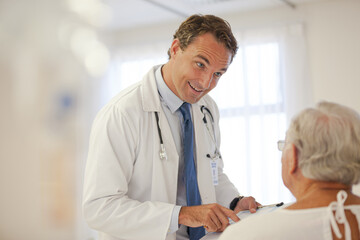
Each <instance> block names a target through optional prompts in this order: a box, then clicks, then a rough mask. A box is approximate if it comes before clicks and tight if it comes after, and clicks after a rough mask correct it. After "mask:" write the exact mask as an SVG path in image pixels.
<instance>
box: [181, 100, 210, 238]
mask: <svg viewBox="0 0 360 240" xmlns="http://www.w3.org/2000/svg"><path fill="white" fill-rule="evenodd" d="M180 112H181V114H182V115H183V117H184V122H183V124H184V137H183V141H184V142H183V144H184V160H185V174H184V175H185V186H186V201H187V205H188V206H195V205H201V197H200V192H199V188H198V183H197V177H196V168H195V163H194V134H193V124H192V120H191V114H190V104H189V103H186V102H184V103H183V105H181V107H180ZM188 233H189V237H190V240H198V239H200V238H202V237H203V236H204V235H205V229H204V228H203V227H197V228H192V227H188Z"/></svg>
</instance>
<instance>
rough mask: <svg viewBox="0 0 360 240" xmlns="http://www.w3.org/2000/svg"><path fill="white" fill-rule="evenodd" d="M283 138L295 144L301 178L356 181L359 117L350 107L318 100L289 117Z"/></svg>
mask: <svg viewBox="0 0 360 240" xmlns="http://www.w3.org/2000/svg"><path fill="white" fill-rule="evenodd" d="M286 141H287V142H291V143H293V144H294V145H295V147H296V149H297V154H298V155H297V156H298V164H299V168H300V169H301V171H302V174H303V175H304V176H305V177H307V178H310V179H316V180H320V181H331V182H339V183H343V184H346V185H353V184H357V183H359V182H360V116H359V114H358V113H357V112H355V111H354V110H352V109H350V108H348V107H345V106H342V105H339V104H336V103H330V102H320V103H319V104H317V106H316V108H308V109H305V110H303V111H302V112H300V113H299V114H298V115H297V116H296V117H295V118H293V120H292V122H291V124H290V127H289V129H288V131H287V134H286Z"/></svg>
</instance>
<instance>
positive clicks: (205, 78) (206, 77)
mask: <svg viewBox="0 0 360 240" xmlns="http://www.w3.org/2000/svg"><path fill="white" fill-rule="evenodd" d="M213 78H214V75H213V74H212V73H203V74H202V75H201V80H200V82H199V84H200V87H201V88H202V89H204V90H205V89H208V88H209V87H210V85H211V82H212V80H213Z"/></svg>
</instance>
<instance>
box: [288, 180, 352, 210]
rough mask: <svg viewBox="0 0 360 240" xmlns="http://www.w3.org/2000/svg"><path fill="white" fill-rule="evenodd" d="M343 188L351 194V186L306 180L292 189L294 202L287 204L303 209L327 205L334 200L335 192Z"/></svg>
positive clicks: (291, 207)
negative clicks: (294, 189)
mask: <svg viewBox="0 0 360 240" xmlns="http://www.w3.org/2000/svg"><path fill="white" fill-rule="evenodd" d="M340 190H344V191H346V192H347V193H348V195H351V194H352V193H351V186H348V185H345V184H341V183H334V182H321V181H314V180H310V181H306V182H304V183H303V184H301V185H300V186H298V187H297V189H296V191H294V195H295V197H296V203H295V204H293V205H291V206H289V207H288V208H289V209H304V208H315V207H324V206H328V205H329V204H330V203H331V202H333V201H336V196H337V193H338V192H339V191H340Z"/></svg>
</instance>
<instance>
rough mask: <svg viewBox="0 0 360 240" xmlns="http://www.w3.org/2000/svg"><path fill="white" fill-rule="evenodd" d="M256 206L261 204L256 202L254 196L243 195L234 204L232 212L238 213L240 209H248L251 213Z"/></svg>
mask: <svg viewBox="0 0 360 240" xmlns="http://www.w3.org/2000/svg"><path fill="white" fill-rule="evenodd" d="M258 206H261V204H260V203H258V202H256V201H255V198H253V197H244V198H243V199H241V200H240V201H239V202H238V203H237V204H236V207H235V209H234V212H235V213H238V212H240V211H242V210H250V212H251V213H255V212H256V209H257V208H258Z"/></svg>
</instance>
